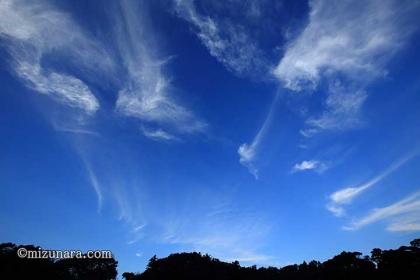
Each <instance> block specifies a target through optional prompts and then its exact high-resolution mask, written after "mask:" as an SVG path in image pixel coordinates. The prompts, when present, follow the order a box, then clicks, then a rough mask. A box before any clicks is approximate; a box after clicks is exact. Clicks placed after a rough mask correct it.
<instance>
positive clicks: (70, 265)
mask: <svg viewBox="0 0 420 280" xmlns="http://www.w3.org/2000/svg"><path fill="white" fill-rule="evenodd" d="M19 248H26V249H27V250H39V249H40V248H39V247H36V246H33V245H15V244H13V243H3V244H0V279H64V280H70V279H80V280H85V279H86V280H87V279H89V280H112V279H116V278H117V264H118V263H117V261H116V260H115V259H114V258H111V259H89V258H69V259H51V258H47V259H28V258H19V257H18V255H17V251H18V249H19ZM419 276H420V239H415V240H413V241H411V242H410V246H401V247H400V248H398V249H394V250H392V249H391V250H381V249H379V248H375V249H373V250H372V252H371V255H370V256H363V255H362V253H360V252H342V253H340V254H339V255H337V256H335V257H333V258H331V259H329V260H327V261H324V262H319V261H315V260H313V261H310V262H309V263H307V262H303V263H301V264H294V265H288V266H284V267H282V268H277V267H260V268H257V267H256V266H255V265H254V266H250V267H242V266H240V264H239V262H237V261H234V262H231V263H228V262H223V261H220V260H218V259H216V258H213V257H211V256H210V255H207V254H201V253H197V252H192V253H176V254H171V255H169V256H168V257H165V258H157V257H156V256H153V257H152V258H151V259H150V261H149V263H148V265H147V268H146V270H145V271H144V272H143V273H133V272H125V273H123V274H122V277H123V278H124V279H125V280H161V279H162V280H163V279H184V280H193V279H194V280H196V279H200V280H210V279H212V280H214V279H217V280H257V279H258V280H337V279H339V280H353V279H354V280H356V279H357V280H361V279H362V280H363V279H369V280H376V279H381V280H382V279H385V280H391V279H393V280H395V279H418V278H419Z"/></svg>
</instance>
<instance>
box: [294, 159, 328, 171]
mask: <svg viewBox="0 0 420 280" xmlns="http://www.w3.org/2000/svg"><path fill="white" fill-rule="evenodd" d="M327 169H328V166H327V165H326V164H325V163H323V162H320V161H318V160H304V161H302V162H300V163H296V164H295V165H294V166H293V169H292V172H300V171H306V170H314V171H317V172H319V173H322V172H324V171H325V170H327Z"/></svg>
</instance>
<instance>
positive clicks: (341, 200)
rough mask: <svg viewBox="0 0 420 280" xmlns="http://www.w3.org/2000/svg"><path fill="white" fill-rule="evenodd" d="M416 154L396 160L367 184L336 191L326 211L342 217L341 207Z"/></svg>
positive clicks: (342, 210) (342, 209)
mask: <svg viewBox="0 0 420 280" xmlns="http://www.w3.org/2000/svg"><path fill="white" fill-rule="evenodd" d="M417 154H418V152H414V153H411V154H410V155H408V156H406V157H403V158H402V159H400V160H398V161H397V162H395V163H393V164H391V166H389V167H388V168H387V169H386V170H385V171H383V172H382V173H380V174H379V175H378V176H376V177H374V178H372V179H371V180H369V181H368V182H366V183H364V184H362V185H360V186H357V187H349V188H344V189H341V190H338V191H336V192H334V193H332V194H331V195H330V196H329V200H330V201H329V203H328V204H327V206H326V207H327V209H328V210H329V211H330V212H332V213H333V214H334V215H336V216H342V215H343V214H344V212H345V211H344V208H343V207H342V205H345V204H350V203H351V202H352V201H353V199H354V198H356V197H357V196H359V195H360V194H362V193H363V192H364V191H366V190H367V189H369V188H371V187H373V186H374V185H376V184H378V183H379V182H381V181H382V180H383V179H385V178H386V177H387V176H389V175H390V174H392V173H394V172H395V171H396V170H398V169H399V168H400V167H401V166H402V165H404V164H405V163H407V162H408V161H409V160H411V159H412V158H413V157H415V156H417Z"/></svg>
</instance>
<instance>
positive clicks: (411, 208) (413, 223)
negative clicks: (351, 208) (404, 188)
mask: <svg viewBox="0 0 420 280" xmlns="http://www.w3.org/2000/svg"><path fill="white" fill-rule="evenodd" d="M383 220H390V224H389V225H388V227H387V228H386V229H387V230H388V231H391V232H414V231H420V192H416V193H414V194H411V195H409V196H408V197H406V198H404V199H402V200H400V201H397V202H395V203H393V204H391V205H389V206H386V207H383V208H376V209H373V210H372V211H371V212H370V213H369V214H368V215H366V216H365V217H362V218H360V219H357V220H355V221H353V222H352V223H351V224H350V225H348V226H346V227H344V229H345V230H357V229H360V228H362V227H364V226H367V225H370V224H373V223H376V222H379V221H383Z"/></svg>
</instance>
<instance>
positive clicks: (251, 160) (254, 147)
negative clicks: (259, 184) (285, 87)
mask: <svg viewBox="0 0 420 280" xmlns="http://www.w3.org/2000/svg"><path fill="white" fill-rule="evenodd" d="M279 94H280V93H277V94H276V96H275V97H274V100H273V102H272V103H271V106H270V110H269V112H268V115H267V117H266V118H265V120H264V123H263V125H262V126H261V128H260V129H259V130H258V133H257V134H256V135H255V137H254V139H253V140H252V142H251V143H250V144H247V143H243V144H241V145H240V146H239V148H238V154H239V163H240V164H242V165H243V166H245V167H246V168H247V169H248V171H249V172H250V173H251V174H252V175H253V176H254V177H255V179H258V168H257V167H256V165H255V161H256V158H257V153H258V150H259V149H260V145H261V143H262V141H263V140H264V138H265V137H266V134H267V133H268V129H269V127H270V124H271V121H272V119H273V115H274V112H275V108H276V105H277V100H278V98H279Z"/></svg>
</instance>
